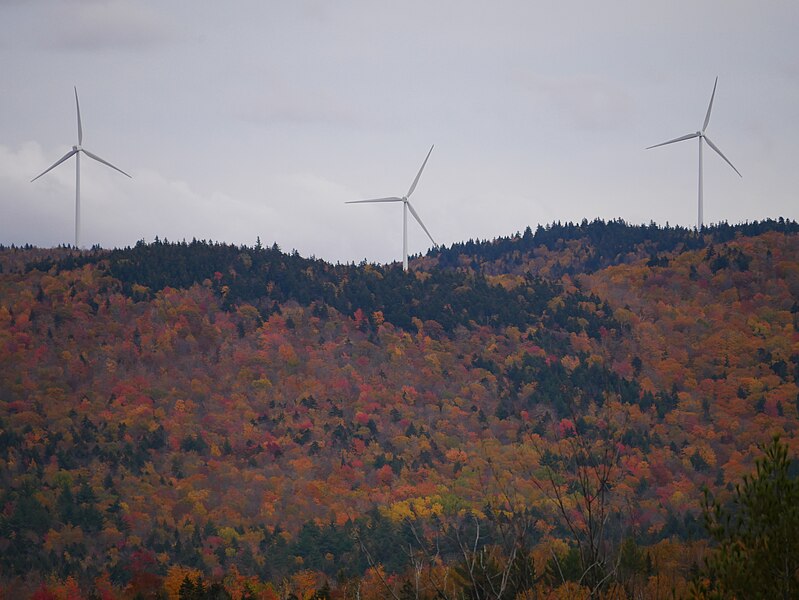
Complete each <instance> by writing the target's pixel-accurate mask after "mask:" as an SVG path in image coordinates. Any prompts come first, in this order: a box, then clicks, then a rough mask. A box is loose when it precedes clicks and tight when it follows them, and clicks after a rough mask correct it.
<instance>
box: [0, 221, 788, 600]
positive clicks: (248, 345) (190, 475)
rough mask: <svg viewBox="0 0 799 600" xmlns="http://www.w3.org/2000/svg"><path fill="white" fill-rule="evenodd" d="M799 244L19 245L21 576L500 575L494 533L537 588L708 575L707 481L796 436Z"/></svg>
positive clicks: (717, 237)
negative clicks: (375, 253)
mask: <svg viewBox="0 0 799 600" xmlns="http://www.w3.org/2000/svg"><path fill="white" fill-rule="evenodd" d="M798 257H799V225H797V223H795V222H792V221H785V220H779V221H765V222H761V223H752V224H744V225H727V224H722V225H718V226H714V227H710V228H707V229H706V230H703V231H702V232H701V234H699V233H697V232H696V231H692V230H687V229H682V228H670V227H666V228H661V227H657V226H655V225H650V226H631V225H627V224H625V223H623V222H621V221H612V222H602V221H594V222H590V223H589V222H587V221H586V222H583V223H581V224H566V225H561V224H553V225H551V226H549V227H539V228H538V229H537V230H536V231H535V232H534V231H532V230H531V229H530V228H527V229H526V230H525V231H524V233H521V234H517V235H514V236H509V237H507V238H501V239H497V240H493V241H482V242H481V241H469V242H466V243H463V244H456V245H454V246H452V247H450V248H443V249H434V250H431V251H430V252H429V253H428V254H427V255H425V256H420V257H416V258H415V259H414V260H413V261H412V263H411V267H412V269H411V271H410V272H409V273H404V272H403V271H402V269H401V268H400V267H399V266H398V265H388V266H380V265H372V264H362V265H331V264H329V263H326V262H324V261H321V260H317V259H306V258H303V257H301V256H299V255H298V254H297V253H284V252H282V251H281V250H280V249H279V248H278V247H277V246H272V247H261V246H260V245H257V246H255V247H245V246H233V245H227V244H217V243H209V242H202V241H196V240H195V241H192V242H189V243H187V242H181V243H169V242H166V241H163V242H162V241H155V242H153V243H150V244H147V243H144V242H141V243H139V244H137V245H136V246H134V247H132V248H125V249H117V250H103V249H99V248H98V249H93V250H90V251H81V252H78V251H74V250H70V249H66V248H60V249H52V250H45V249H36V248H4V249H0V269H1V270H0V480H1V481H2V491H0V507H2V512H0V550H2V552H0V576H2V581H3V585H5V586H7V589H10V590H18V591H20V590H21V591H22V592H24V591H26V590H27V591H30V590H31V589H34V588H35V587H36V586H37V585H39V583H40V582H41V581H45V580H47V578H48V577H51V576H52V577H55V578H56V580H57V581H61V582H64V583H63V585H65V586H66V585H75V586H79V587H81V589H83V590H88V589H94V590H100V589H103V590H107V591H108V593H109V594H117V595H124V596H126V597H133V596H135V594H136V593H141V594H142V595H145V596H146V595H147V594H155V593H160V592H164V590H165V591H166V592H167V593H170V594H173V595H174V597H177V588H179V586H180V583H181V582H182V581H183V578H184V577H185V576H186V575H189V576H190V579H191V578H192V577H194V578H195V579H194V580H195V581H196V577H197V576H198V575H199V574H202V575H203V577H205V579H206V581H215V582H217V583H219V584H220V585H222V584H224V585H225V586H226V587H227V589H228V590H234V589H240V590H241V589H243V587H242V586H244V585H245V584H249V585H250V586H251V589H253V590H256V589H257V590H260V592H259V593H262V594H263V597H269V596H268V595H266V594H267V593H271V592H269V590H275V591H280V589H281V588H280V585H282V583H281V582H285V585H284V588H282V589H283V591H285V592H286V593H289V592H293V593H295V594H296V595H297V596H298V597H302V594H301V591H302V590H305V591H308V590H312V591H313V590H317V591H318V590H321V589H322V588H323V583H324V581H327V582H328V586H329V587H332V589H333V592H334V593H341V594H344V593H346V590H347V589H350V588H348V587H347V586H350V585H358V586H361V587H362V589H363V590H364V593H365V594H366V591H367V590H371V592H370V593H373V594H374V597H383V596H385V595H386V594H387V590H389V589H391V590H393V593H396V594H400V592H401V591H402V590H403V589H405V590H406V592H407V591H408V590H409V589H411V588H408V587H407V586H406V584H407V585H411V583H412V582H413V581H416V583H415V584H414V585H416V587H415V588H414V589H415V590H416V593H417V595H418V596H420V597H432V594H433V593H440V594H444V597H454V596H455V594H456V592H457V590H467V591H468V590H472V591H471V592H468V593H474V594H477V595H476V596H475V597H483V595H481V594H480V593H479V592H474V590H475V589H478V588H479V585H483V584H479V585H478V582H477V581H476V575H475V571H474V569H471V570H470V569H469V562H468V560H466V559H465V558H464V557H468V556H470V554H469V552H471V551H472V549H473V550H474V552H477V551H478V550H479V551H480V552H483V553H484V554H483V556H484V557H490V561H493V562H492V563H491V564H492V565H494V566H492V567H490V568H488V567H485V568H484V570H483V571H482V572H481V573H482V575H481V576H482V577H485V578H488V580H491V578H492V577H494V576H496V575H497V574H498V573H499V574H504V575H505V580H507V581H506V583H507V582H508V581H511V582H513V585H514V586H515V587H514V588H512V589H513V590H515V591H516V592H519V593H521V592H523V591H524V590H533V589H539V590H544V589H558V588H560V589H564V590H565V589H571V588H568V586H569V585H574V586H578V585H583V586H587V587H591V588H594V587H595V588H596V589H597V590H601V589H603V590H607V589H609V588H608V586H609V585H610V584H611V583H612V584H613V585H617V586H619V589H622V588H623V589H624V590H625V593H626V594H627V595H628V596H632V595H634V594H635V593H644V594H646V595H647V597H664V598H665V597H669V596H668V595H669V594H670V593H671V591H672V590H675V591H677V593H682V592H683V591H684V590H685V589H686V586H687V583H688V581H689V580H690V577H691V575H690V570H691V568H692V565H693V564H695V563H696V564H698V563H699V562H700V560H701V558H700V557H701V556H702V553H703V551H704V548H706V546H707V543H708V542H707V537H706V533H705V531H704V529H703V527H702V525H701V522H700V521H701V497H702V489H703V488H705V487H708V488H711V489H714V490H718V491H720V492H721V494H722V495H723V494H724V493H725V492H727V493H729V490H732V489H733V487H734V485H735V483H737V482H738V481H740V479H741V478H742V476H743V475H744V474H746V473H748V472H750V471H751V469H752V467H753V464H754V457H755V456H756V449H757V446H758V444H764V443H766V442H767V441H768V440H769V439H770V438H771V436H772V435H773V434H774V433H780V434H781V435H782V438H783V440H785V441H786V442H787V443H788V445H789V447H790V448H791V450H792V451H793V452H794V453H795V452H796V451H797V450H799V443H797V442H796V441H795V434H796V425H797V417H798V416H799V385H798V384H799V335H797V324H798V323H799V321H798V319H799V317H798V316H797V314H798V313H799V261H798V260H797V258H798ZM597 473H602V474H604V475H603V476H602V477H599V479H596V477H598V476H597ZM597 481H598V482H599V483H598V484H597ZM597 485H598V487H597ZM586 486H588V487H587V488H586ZM592 486H594V487H592ZM586 489H589V490H593V491H594V492H601V494H599V493H597V495H596V497H595V498H594V500H591V502H592V503H593V504H591V503H590V502H587V499H588V498H590V497H591V494H586V493H585V491H586ZM591 511H594V512H593V514H589V513H591ZM597 511H598V512H597ZM598 515H601V518H599V517H598ZM598 518H599V521H597V519H598ZM600 522H601V528H598V527H597V525H598V523H600ZM586 552H587V553H586ZM475 556H476V554H475ZM589 559H590V560H589ZM464 561H465V562H464ZM591 561H593V562H591ZM592 564H597V565H599V567H596V566H591V565H592ZM473 566H474V565H472V567H473ZM486 569H487V570H486ZM492 569H493V571H492ZM414 572H415V573H417V576H416V579H415V580H414V576H413V573H414ZM492 573H493V575H492ZM511 575H512V576H511ZM70 577H71V578H72V579H69V578H70ZM248 578H249V579H248ZM303 578H304V579H303ZM70 581H71V582H72V583H71V584H70V583H69V582H70ZM176 581H177V586H176V585H175V582H176ZM267 582H271V586H272V587H269V586H266V584H267ZM303 582H305V583H303ZM303 585H304V586H305V587H304V588H303V587H302V586H303ZM485 585H488V584H485ZM508 585H510V584H508ZM236 586H238V587H236ZM404 586H405V587H404ZM564 586H566V587H564ZM479 589H482V588H479ZM170 590H171V591H170ZM510 590H511V587H507V589H506V590H505V592H507V593H508V594H510ZM409 593H410V592H409ZM465 593H466V592H465ZM503 593H504V592H503ZM530 593H532V592H530ZM564 593H565V592H564ZM425 594H428V595H427V596H425ZM514 594H515V592H514ZM367 596H368V594H367ZM410 597H414V596H410ZM503 597H505V596H503ZM507 597H514V596H507ZM530 597H533V596H530Z"/></svg>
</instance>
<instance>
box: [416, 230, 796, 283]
mask: <svg viewBox="0 0 799 600" xmlns="http://www.w3.org/2000/svg"><path fill="white" fill-rule="evenodd" d="M769 231H778V232H782V233H786V234H788V233H797V232H799V224H797V223H796V221H791V220H785V219H782V218H781V219H779V220H772V219H768V220H764V221H754V222H752V223H743V224H738V225H729V224H728V223H719V224H717V225H710V226H706V227H705V228H703V230H702V233H701V234H697V232H696V230H695V229H686V228H684V227H670V226H668V225H667V226H665V227H661V226H659V225H656V224H654V223H652V224H649V225H630V224H627V223H625V222H624V221H623V220H613V221H607V222H606V221H603V220H601V219H596V220H594V221H591V222H589V221H587V220H583V221H582V223H580V224H575V223H566V224H561V223H559V222H558V223H553V224H551V225H548V226H546V227H544V226H541V225H539V226H538V227H537V228H536V230H535V232H533V231H532V229H531V228H530V227H527V228H526V229H525V231H524V233H523V234H516V235H514V236H509V237H501V238H497V239H495V240H492V241H487V240H486V241H479V240H478V241H472V240H470V241H468V242H463V243H456V244H453V245H452V246H451V247H449V248H441V249H434V250H431V251H430V252H428V254H427V256H428V257H429V258H433V259H435V260H434V262H433V263H432V264H435V265H436V266H438V267H440V268H457V267H466V268H470V269H472V270H477V271H483V272H489V273H507V272H523V271H525V270H530V269H531V266H532V267H534V266H538V267H539V269H545V270H546V273H547V274H548V275H549V276H554V277H560V276H561V275H564V274H569V275H575V274H579V273H591V272H593V271H596V270H598V269H602V268H605V267H609V266H612V265H616V264H621V263H627V262H632V261H635V260H639V259H641V258H647V259H649V260H650V261H652V263H653V264H654V262H655V261H657V260H658V257H660V256H661V255H662V256H663V257H664V258H666V257H667V256H668V255H671V254H674V253H681V252H687V251H690V250H699V249H701V248H704V247H705V246H707V245H708V244H724V243H726V242H729V241H731V240H733V239H735V238H736V237H738V236H756V235H760V234H762V233H766V232H769ZM553 263H554V264H553ZM426 264H428V263H426Z"/></svg>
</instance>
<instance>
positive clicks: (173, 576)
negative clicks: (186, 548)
mask: <svg viewBox="0 0 799 600" xmlns="http://www.w3.org/2000/svg"><path fill="white" fill-rule="evenodd" d="M186 577H188V578H189V579H190V580H191V581H193V582H196V581H197V580H198V579H199V578H200V577H202V572H201V571H199V570H198V569H191V568H189V567H183V566H181V565H172V566H171V567H169V569H168V570H167V572H166V577H164V590H166V595H167V598H169V600H178V598H179V597H180V586H181V584H182V583H183V580H184V579H186Z"/></svg>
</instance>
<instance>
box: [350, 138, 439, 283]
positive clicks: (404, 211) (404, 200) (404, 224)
mask: <svg viewBox="0 0 799 600" xmlns="http://www.w3.org/2000/svg"><path fill="white" fill-rule="evenodd" d="M431 152H433V146H430V151H429V152H428V153H427V156H426V157H425V159H424V162H423V163H422V166H421V168H420V169H419V172H418V173H417V174H416V179H414V180H413V183H412V184H411V187H410V189H408V193H407V194H405V195H404V196H403V197H402V198H398V197H397V196H392V197H390V198H374V199H372V200H352V201H350V202H345V204H364V203H367V202H402V269H403V270H404V271H407V270H408V211H411V214H412V215H413V218H414V219H416V221H417V222H418V223H419V225H421V226H422V229H424V232H425V233H426V234H427V237H429V238H430V241H431V242H433V245H434V246H436V245H437V244H436V241H435V240H434V239H433V236H432V235H430V232H429V231H427V227H425V226H424V223H422V219H421V218H420V217H419V215H418V213H417V212H416V211H415V210H414V208H413V205H412V204H411V202H410V200H408V198H410V196H411V194H413V190H415V189H416V184H417V183H419V178H420V177H421V176H422V171H424V166H425V165H426V164H427V159H428V158H430V153H431Z"/></svg>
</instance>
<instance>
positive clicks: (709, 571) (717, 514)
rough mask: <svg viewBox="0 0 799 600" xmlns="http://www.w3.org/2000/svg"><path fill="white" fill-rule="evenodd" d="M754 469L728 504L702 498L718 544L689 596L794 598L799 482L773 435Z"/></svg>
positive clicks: (798, 589) (798, 591)
mask: <svg viewBox="0 0 799 600" xmlns="http://www.w3.org/2000/svg"><path fill="white" fill-rule="evenodd" d="M756 465H757V466H756V472H755V474H754V475H751V476H745V477H744V479H743V483H742V484H737V485H736V486H735V493H734V496H733V498H732V500H731V501H730V503H729V504H722V503H721V502H719V501H718V500H717V499H716V498H714V497H713V496H712V495H711V494H710V493H709V492H706V494H705V499H704V502H703V512H704V517H705V525H706V527H707V530H708V533H709V534H710V536H711V538H712V539H713V540H714V541H715V542H716V543H717V544H718V546H717V547H716V548H715V549H714V551H713V553H712V555H711V556H710V557H709V558H708V559H707V562H706V565H705V567H704V569H703V570H702V572H701V574H700V581H699V582H698V583H697V586H696V588H695V589H694V595H695V597H698V598H753V599H754V598H764V599H765V598H796V597H797V596H799V577H798V575H799V535H797V533H799V479H797V478H795V477H792V476H790V475H789V471H790V468H791V459H789V458H788V447H787V446H786V445H785V444H782V443H780V441H779V437H775V438H774V439H773V440H772V441H771V443H770V444H769V445H768V446H766V448H765V453H764V456H763V457H762V458H760V459H758V460H757V463H756Z"/></svg>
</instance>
